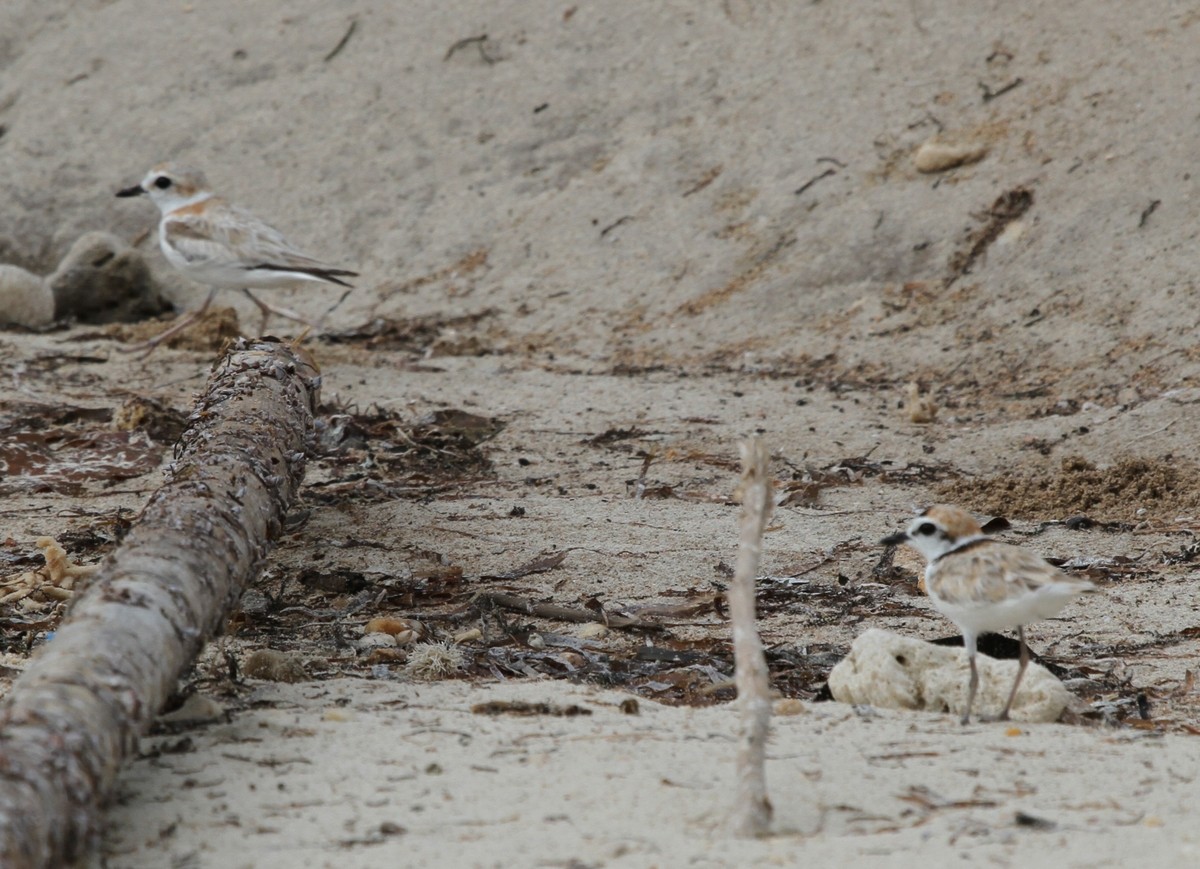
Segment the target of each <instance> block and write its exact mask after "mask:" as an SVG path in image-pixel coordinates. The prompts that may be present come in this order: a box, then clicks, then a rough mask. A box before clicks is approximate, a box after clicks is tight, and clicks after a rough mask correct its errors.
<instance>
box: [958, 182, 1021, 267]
mask: <svg viewBox="0 0 1200 869" xmlns="http://www.w3.org/2000/svg"><path fill="white" fill-rule="evenodd" d="M1032 206H1033V191H1032V190H1029V189H1028V188H1025V187H1014V188H1013V189H1012V190H1009V191H1007V192H1005V193H1002V194H1000V196H999V197H998V198H997V199H996V201H995V202H993V203H992V207H991V208H989V209H988V210H987V213H986V214H984V215H983V217H982V220H983V225H982V226H980V227H978V228H976V229H974V230H972V231H971V232H969V233H968V234H967V239H966V244H965V245H964V247H963V248H961V249H960V250H959V251H958V252H957V253H955V254H954V256H952V257H951V258H950V263H949V274H948V275H947V276H946V284H947V285H949V284H952V283H954V281H956V280H957V279H958V278H960V277H962V276H963V275H965V274H967V273H968V272H970V271H971V267H972V266H974V265H975V262H976V261H977V260H978V259H979V258H980V257H982V256H983V255H984V254H985V253H987V249H988V248H989V247H990V246H991V244H992V242H994V241H995V240H996V239H997V238H999V237H1000V233H1002V232H1004V230H1005V228H1006V227H1007V226H1008V225H1009V224H1010V223H1012V222H1013V221H1014V220H1017V219H1019V218H1020V217H1021V215H1023V214H1024V213H1025V212H1026V211H1028V210H1029V209H1030V208H1031V207H1032Z"/></svg>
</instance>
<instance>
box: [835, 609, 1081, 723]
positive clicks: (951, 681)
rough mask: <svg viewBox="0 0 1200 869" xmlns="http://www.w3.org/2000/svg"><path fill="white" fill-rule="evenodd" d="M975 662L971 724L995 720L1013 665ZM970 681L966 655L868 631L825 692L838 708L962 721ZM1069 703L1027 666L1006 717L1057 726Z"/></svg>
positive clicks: (1053, 681) (1049, 678) (1053, 683)
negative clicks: (843, 705)
mask: <svg viewBox="0 0 1200 869" xmlns="http://www.w3.org/2000/svg"><path fill="white" fill-rule="evenodd" d="M975 662H976V666H977V667H978V670H979V691H978V693H977V694H976V696H975V707H974V709H973V710H972V713H971V714H972V718H974V717H975V716H983V717H987V716H989V715H998V714H999V712H1000V710H1001V709H1003V708H1004V702H1005V700H1007V699H1008V692H1009V691H1010V690H1012V683H1013V679H1015V678H1016V676H1017V662H1016V661H997V660H995V659H993V658H989V657H987V656H986V655H977V656H976V658H975ZM969 679H970V669H969V667H968V664H967V653H966V650H965V649H962V648H958V647H951V646H935V645H934V644H932V643H926V642H924V641H923V640H918V639H915V638H912V637H902V636H900V635H899V634H893V633H891V632H890V631H881V630H878V629H875V628H872V629H871V630H868V631H865V632H864V633H862V634H860V635H859V636H858V638H857V639H856V640H855V641H854V644H853V645H852V646H851V647H850V653H849V654H848V655H846V657H845V658H843V659H842V660H841V661H839V662H838V664H837V666H836V667H834V668H833V672H831V673H830V674H829V690H830V691H831V692H832V694H833V698H834V699H835V700H837V701H839V702H841V703H865V704H869V705H871V706H881V707H884V708H889V709H919V710H925V711H928V712H944V713H947V712H948V713H952V714H954V715H962V713H963V710H964V709H965V707H966V705H967V683H968V680H969ZM1069 701H1070V694H1069V693H1068V691H1067V689H1066V688H1065V687H1064V686H1063V684H1062V682H1060V681H1059V680H1058V679H1057V678H1055V676H1054V675H1053V674H1052V673H1051V672H1050V671H1049V670H1047V669H1046V668H1045V667H1043V666H1041V665H1040V664H1034V663H1031V664H1030V665H1029V667H1028V668H1027V669H1026V670H1025V676H1024V678H1022V680H1021V688H1020V690H1019V691H1018V692H1017V696H1016V699H1015V700H1013V706H1012V711H1011V713H1010V714H1011V717H1012V718H1013V720H1015V721H1028V722H1045V721H1057V720H1058V717H1059V715H1061V714H1062V711H1063V710H1064V709H1065V708H1066V707H1067V703H1068V702H1069Z"/></svg>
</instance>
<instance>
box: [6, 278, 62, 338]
mask: <svg viewBox="0 0 1200 869" xmlns="http://www.w3.org/2000/svg"><path fill="white" fill-rule="evenodd" d="M53 322H54V294H53V293H52V292H50V288H49V287H48V286H46V282H45V281H44V280H42V279H41V278H39V277H38V276H37V275H35V274H34V273H33V272H27V271H25V269H23V268H21V267H20V266H10V265H0V323H7V324H13V325H17V326H25V327H27V328H29V329H37V328H40V327H42V326H49V325H50V324H51V323H53Z"/></svg>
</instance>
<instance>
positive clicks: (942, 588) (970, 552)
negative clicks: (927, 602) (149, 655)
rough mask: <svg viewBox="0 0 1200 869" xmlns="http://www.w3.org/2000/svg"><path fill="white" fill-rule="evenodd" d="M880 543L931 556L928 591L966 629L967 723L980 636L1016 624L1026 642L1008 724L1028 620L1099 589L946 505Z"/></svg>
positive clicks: (1025, 657)
mask: <svg viewBox="0 0 1200 869" xmlns="http://www.w3.org/2000/svg"><path fill="white" fill-rule="evenodd" d="M881 542H882V543H883V544H885V545H888V546H894V545H896V544H899V543H907V544H908V545H909V546H911V547H913V548H914V549H916V550H917V551H918V552H920V553H921V554H922V555H924V556H925V559H926V560H927V561H928V565H927V566H926V568H925V590H926V591H927V592H928V593H929V597H930V599H931V600H932V601H933V605H934V606H935V607H936V608H937V610H938V611H939V612H940V613H942V615H944V616H946V617H947V618H948V619H950V620H951V621H952V622H954V623H955V624H956V625H957V626H958V629H959V630H960V631H962V635H963V645H964V646H965V647H966V649H967V659H968V661H969V662H970V665H971V680H970V682H969V684H968V688H967V708H966V710H965V711H964V712H963V715H962V723H963V724H966V723H967V722H968V721H969V720H970V717H971V707H972V705H974V702H975V691H976V689H977V688H978V687H979V672H978V671H977V670H976V668H975V643H976V640H977V639H978V637H979V635H980V634H982V633H987V632H989V631H999V630H1003V629H1005V628H1014V627H1015V628H1016V629H1017V639H1018V640H1019V641H1020V643H1021V657H1020V664H1019V665H1018V667H1017V678H1016V680H1015V681H1014V682H1013V686H1012V691H1010V692H1009V695H1008V702H1007V703H1005V704H1004V710H1003V711H1002V712H1001V713H1000V716H999V718H1000V720H1002V721H1003V720H1005V719H1007V718H1008V713H1009V710H1010V709H1011V708H1012V704H1013V699H1014V698H1015V697H1016V696H1017V686H1019V685H1020V684H1021V677H1022V676H1023V675H1024V674H1025V668H1026V667H1027V666H1028V665H1029V647H1028V646H1027V645H1025V625H1027V624H1030V623H1031V622H1036V621H1040V620H1042V619H1047V618H1050V617H1051V616H1053V615H1056V614H1057V613H1058V612H1059V611H1060V610H1061V609H1062V608H1063V607H1064V606H1066V605H1067V604H1068V603H1070V602H1071V601H1072V600H1074V599H1075V598H1076V597H1078V596H1079V595H1081V594H1084V593H1086V592H1092V591H1096V587H1095V586H1094V585H1092V583H1091V582H1089V581H1088V580H1086V579H1079V578H1077V577H1073V576H1068V575H1067V574H1065V573H1063V572H1062V571H1061V570H1059V569H1058V568H1057V567H1055V566H1054V565H1052V564H1050V563H1049V562H1047V561H1046V560H1045V559H1044V558H1042V557H1041V556H1039V555H1036V554H1034V553H1032V552H1030V551H1028V550H1026V549H1022V548H1021V547H1019V546H1013V545H1012V544H1011V543H1002V542H1000V541H999V540H994V539H992V538H991V537H988V536H987V535H986V534H985V533H984V532H983V528H981V527H980V525H979V523H978V522H976V521H975V519H974V517H972V516H971V515H970V514H969V513H967V512H966V511H965V510H961V509H959V508H958V507H951V506H949V505H947V504H939V505H937V506H934V507H930V508H929V509H928V510H926V511H925V512H924V513H922V514H921V515H920V516H918V517H917V518H916V519H914V520H913V521H912V523H911V524H909V526H908V529H907V530H905V531H902V532H900V533H899V534H893V535H891V536H890V537H885V538H884V539H883V540H882V541H881Z"/></svg>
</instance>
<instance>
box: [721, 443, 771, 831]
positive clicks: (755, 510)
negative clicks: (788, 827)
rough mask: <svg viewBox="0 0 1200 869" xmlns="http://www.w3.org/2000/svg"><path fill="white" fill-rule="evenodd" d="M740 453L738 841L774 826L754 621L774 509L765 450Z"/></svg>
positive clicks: (732, 592)
mask: <svg viewBox="0 0 1200 869" xmlns="http://www.w3.org/2000/svg"><path fill="white" fill-rule="evenodd" d="M739 449H740V450H741V453H742V482H741V493H742V529H741V535H740V536H739V538H738V557H737V566H736V568H735V569H734V572H733V582H732V584H731V585H730V586H729V614H730V619H731V621H732V622H733V658H734V662H735V666H736V671H737V672H736V681H737V702H738V706H739V711H740V713H741V724H742V732H741V737H740V739H739V741H738V753H737V805H736V806H735V807H734V814H733V831H734V833H735V834H736V835H738V836H762V835H765V834H766V832H767V830H768V828H769V827H770V824H771V801H770V799H768V798H767V779H766V769H765V762H766V751H767V729H768V727H769V726H770V721H771V699H770V696H769V692H770V687H771V686H770V681H769V680H768V678H767V659H766V656H765V655H764V654H763V647H762V641H761V640H760V639H759V637H758V627H757V626H756V625H755V618H754V585H755V577H757V576H758V563H759V560H760V558H761V557H762V538H763V530H764V529H765V528H766V525H767V520H768V519H769V518H770V516H771V508H772V507H774V505H775V493H774V487H773V486H772V485H771V478H770V477H769V476H768V475H767V457H768V455H767V448H766V447H765V446H763V444H762V442H761V441H759V440H758V439H757V438H755V439H752V440H750V441H745V442H743V443H742V444H740V445H739Z"/></svg>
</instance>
